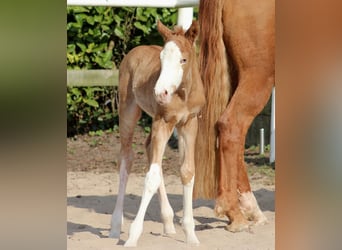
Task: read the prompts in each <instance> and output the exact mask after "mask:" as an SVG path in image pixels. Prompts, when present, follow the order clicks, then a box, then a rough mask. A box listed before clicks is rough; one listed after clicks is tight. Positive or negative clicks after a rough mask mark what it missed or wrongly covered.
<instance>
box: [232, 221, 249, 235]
mask: <svg viewBox="0 0 342 250" xmlns="http://www.w3.org/2000/svg"><path fill="white" fill-rule="evenodd" d="M250 225H251V223H249V222H248V221H246V222H232V223H230V224H229V225H227V230H228V231H229V232H232V233H237V232H248V231H249V227H250Z"/></svg>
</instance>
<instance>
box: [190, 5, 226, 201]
mask: <svg viewBox="0 0 342 250" xmlns="http://www.w3.org/2000/svg"><path fill="white" fill-rule="evenodd" d="M224 1H225V0H201V1H200V5H199V23H200V52H199V64H200V71H201V76H202V80H203V85H204V90H205V96H206V104H205V106H204V107H203V109H202V111H201V113H200V115H199V128H198V136H197V141H196V150H195V164H196V165H195V166H196V176H195V186H194V197H195V198H208V199H212V198H216V197H217V191H218V178H219V174H220V173H219V164H218V159H219V158H218V157H217V156H218V155H217V154H218V152H217V131H216V128H215V125H216V122H217V120H218V119H219V117H220V115H221V113H222V112H223V110H224V109H225V108H226V107H227V104H228V100H229V97H230V95H231V94H230V92H231V86H230V76H229V72H228V70H229V69H228V61H227V52H226V48H225V45H224V42H223V25H222V12H223V4H224Z"/></svg>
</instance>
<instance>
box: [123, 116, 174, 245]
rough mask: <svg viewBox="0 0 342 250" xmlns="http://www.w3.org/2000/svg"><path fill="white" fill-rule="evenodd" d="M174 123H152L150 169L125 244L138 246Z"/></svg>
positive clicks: (160, 174) (159, 180) (158, 185)
mask: <svg viewBox="0 0 342 250" xmlns="http://www.w3.org/2000/svg"><path fill="white" fill-rule="evenodd" d="M173 128H174V124H169V123H166V122H165V121H164V120H163V119H158V120H156V121H153V124H152V137H151V143H152V145H151V146H152V149H151V158H150V159H151V165H150V170H149V171H148V173H147V174H146V178H145V186H144V191H143V195H142V198H141V203H140V206H139V210H138V213H137V216H136V217H135V219H134V221H133V222H132V224H131V226H130V229H129V237H128V240H127V241H126V243H125V246H136V245H137V242H138V239H139V237H140V235H141V233H142V231H143V222H144V217H145V213H146V209H147V206H148V204H149V203H150V201H151V199H152V196H153V195H154V194H155V193H156V192H157V190H158V188H159V187H160V185H161V183H162V171H161V164H162V158H163V153H164V150H165V145H166V143H167V140H168V139H169V137H170V135H171V133H172V130H173Z"/></svg>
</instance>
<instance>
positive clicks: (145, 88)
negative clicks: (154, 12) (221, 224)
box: [109, 21, 205, 246]
mask: <svg viewBox="0 0 342 250" xmlns="http://www.w3.org/2000/svg"><path fill="white" fill-rule="evenodd" d="M157 29H158V32H159V33H160V34H161V36H162V37H163V39H164V42H165V44H164V47H163V48H162V47H159V46H139V47H136V48H134V49H133V50H131V51H130V52H129V53H128V54H127V55H126V56H125V58H124V59H123V61H122V62H121V65H120V70H119V98H120V99H119V125H120V140H121V150H120V159H119V162H120V184H119V193H118V197H117V200H116V205H115V209H114V212H113V216H112V223H111V224H112V225H111V226H112V227H111V231H110V235H109V236H110V237H114V238H119V237H120V229H121V224H122V218H123V203H124V195H125V190H126V184H127V180H128V175H129V173H130V171H131V166H132V162H133V150H132V136H133V132H134V128H135V126H136V123H137V121H138V120H139V118H140V116H141V112H142V110H144V111H145V112H146V113H147V114H149V115H150V116H151V117H152V118H153V122H152V130H151V134H150V135H149V137H148V138H147V141H146V151H147V156H148V161H149V164H150V169H149V171H148V173H147V174H146V178H145V186H144V190H143V194H142V199H141V203H140V207H139V210H138V213H137V215H136V217H135V219H134V221H133V223H132V224H131V226H130V230H129V238H128V240H127V241H126V243H125V246H136V245H137V241H138V239H139V237H140V235H141V233H142V231H143V221H144V216H145V213H146V209H147V206H148V204H149V202H150V200H151V198H152V196H153V195H154V194H155V192H156V191H157V190H158V194H159V201H160V207H161V217H162V218H161V220H162V222H163V226H164V233H165V234H171V233H175V228H174V224H173V216H174V212H173V210H172V208H171V206H170V203H169V201H168V198H167V194H166V190H165V185H164V180H163V174H162V158H163V154H164V150H165V146H166V143H167V141H168V139H169V137H170V136H171V134H172V131H173V129H174V128H175V127H176V128H177V130H178V136H179V149H180V150H179V151H180V154H181V157H180V158H181V169H180V172H181V180H182V184H183V194H184V198H183V206H184V218H183V221H182V227H183V230H184V232H185V235H186V241H187V242H188V243H190V244H198V243H199V241H198V239H197V237H196V235H195V225H194V220H193V213H192V192H193V185H194V175H195V159H194V154H195V153H194V148H195V140H196V135H197V114H198V113H199V111H200V109H201V108H202V106H203V105H204V102H205V98H204V89H203V85H202V81H201V76H200V72H199V66H198V64H197V58H196V53H195V48H194V42H195V39H196V37H197V33H198V29H199V28H198V23H197V22H195V21H194V22H193V23H192V25H191V27H190V28H189V30H188V31H186V32H185V31H184V30H183V29H182V28H180V27H175V28H174V30H173V31H172V30H169V29H168V28H167V27H165V26H164V25H163V24H162V23H161V22H160V21H158V23H157Z"/></svg>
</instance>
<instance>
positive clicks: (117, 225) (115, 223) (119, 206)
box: [109, 159, 128, 238]
mask: <svg viewBox="0 0 342 250" xmlns="http://www.w3.org/2000/svg"><path fill="white" fill-rule="evenodd" d="M127 180H128V173H127V170H126V161H125V160H124V159H122V160H121V163H120V184H119V192H118V197H117V199H116V204H115V209H114V212H113V215H112V220H111V230H110V232H109V237H110V238H119V237H120V232H121V225H122V224H123V205H124V198H125V191H126V185H127Z"/></svg>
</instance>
